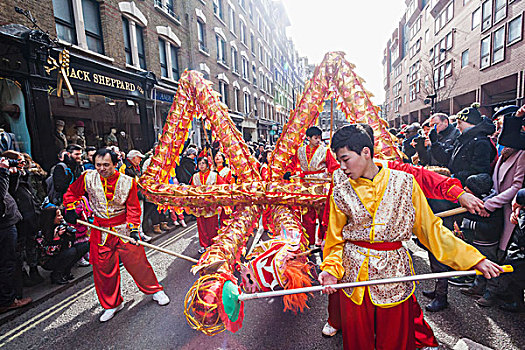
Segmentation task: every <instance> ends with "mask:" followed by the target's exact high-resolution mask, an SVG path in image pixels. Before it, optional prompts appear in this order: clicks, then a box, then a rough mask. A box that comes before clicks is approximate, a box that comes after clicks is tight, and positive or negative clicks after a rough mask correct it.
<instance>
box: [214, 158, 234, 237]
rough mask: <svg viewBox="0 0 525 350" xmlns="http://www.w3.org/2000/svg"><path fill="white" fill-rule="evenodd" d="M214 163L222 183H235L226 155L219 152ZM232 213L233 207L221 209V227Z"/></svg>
mask: <svg viewBox="0 0 525 350" xmlns="http://www.w3.org/2000/svg"><path fill="white" fill-rule="evenodd" d="M213 161H214V163H215V170H216V171H217V173H218V174H219V177H220V178H221V179H222V182H223V183H226V184H233V183H235V178H234V177H233V174H232V170H231V169H230V168H229V167H228V164H227V163H226V156H225V155H224V153H222V152H217V154H216V155H215V157H214V158H213ZM231 213H232V208H231V207H222V208H221V212H220V215H219V221H220V224H221V227H222V226H223V223H224V221H225V220H227V219H228V218H229V217H230V214H231Z"/></svg>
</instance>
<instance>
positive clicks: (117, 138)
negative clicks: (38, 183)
mask: <svg viewBox="0 0 525 350" xmlns="http://www.w3.org/2000/svg"><path fill="white" fill-rule="evenodd" d="M0 46H1V47H2V48H3V50H2V53H1V54H0V60H2V62H3V64H2V65H0V112H1V113H0V129H2V130H0V131H5V132H6V133H8V134H10V135H12V136H13V138H14V141H15V142H14V144H15V146H13V148H16V149H19V150H20V151H24V152H27V153H29V154H30V155H31V156H32V157H33V158H34V159H35V160H36V161H37V162H39V163H40V164H41V165H42V166H44V168H46V169H49V168H50V167H51V166H52V165H53V164H54V163H56V159H57V158H56V156H57V152H58V150H59V148H62V147H63V146H65V144H68V143H81V145H82V146H96V147H100V146H103V145H108V144H111V145H116V146H119V147H120V148H121V149H122V150H124V151H127V150H130V149H132V148H138V149H141V150H143V151H146V150H148V149H149V148H151V146H152V145H153V142H154V140H155V133H154V130H153V127H152V126H153V125H154V123H153V121H154V113H153V107H154V103H153V100H152V99H150V98H149V97H150V96H151V90H152V87H153V86H154V84H155V82H156V78H155V75H154V74H153V73H151V72H143V73H132V72H128V71H125V70H122V69H118V68H115V67H113V66H111V65H108V64H104V63H100V62H97V61H93V60H91V59H89V58H87V57H81V56H79V55H77V54H75V53H73V52H71V53H70V54H69V58H68V57H67V56H66V55H64V56H61V55H60V54H61V53H62V52H63V51H62V50H63V49H62V48H55V47H54V44H53V43H52V42H51V41H50V40H49V37H48V35H47V34H45V33H42V32H40V31H37V30H31V29H28V28H26V27H24V26H22V25H17V24H10V25H5V26H1V27H0ZM68 82H69V84H70V86H71V88H72V94H71V93H70V92H69V89H68ZM60 85H61V87H62V89H61V95H60V96H58V95H59V94H58V88H59V86H60ZM57 126H58V127H59V130H62V133H63V134H64V136H60V137H57V135H58V134H57V129H56V128H57Z"/></svg>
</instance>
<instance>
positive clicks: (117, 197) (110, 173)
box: [64, 148, 170, 322]
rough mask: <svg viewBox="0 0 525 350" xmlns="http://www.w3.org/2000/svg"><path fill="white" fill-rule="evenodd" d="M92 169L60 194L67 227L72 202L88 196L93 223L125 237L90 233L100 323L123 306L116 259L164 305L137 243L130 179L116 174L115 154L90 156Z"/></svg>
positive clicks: (134, 198) (72, 214)
mask: <svg viewBox="0 0 525 350" xmlns="http://www.w3.org/2000/svg"><path fill="white" fill-rule="evenodd" d="M93 163H94V164H95V168H96V171H95V170H87V171H86V172H84V173H83V174H82V175H81V176H80V178H78V179H77V180H76V181H75V182H73V183H72V184H71V185H70V186H69V188H68V190H67V192H66V193H65V194H64V205H65V206H66V214H65V215H64V218H65V219H66V221H68V222H69V223H72V224H74V223H76V221H77V214H76V213H75V204H76V202H77V201H78V200H80V199H81V198H82V196H86V195H87V196H86V197H87V198H89V205H90V206H91V209H92V210H93V213H94V215H95V220H94V224H95V225H97V226H100V227H103V228H107V229H109V230H112V231H115V232H117V233H120V234H124V235H126V236H129V237H130V239H129V241H126V240H123V239H121V238H118V237H116V236H113V235H109V234H107V233H104V232H100V231H98V230H95V229H92V230H91V237H90V239H89V242H90V255H89V260H90V263H91V264H92V265H93V279H94V281H95V289H96V291H97V295H98V299H99V301H100V304H101V305H102V307H103V308H104V309H106V310H105V311H104V313H103V314H102V315H101V317H100V321H101V322H106V321H109V320H110V319H111V318H113V316H114V315H115V313H116V312H118V311H120V310H121V309H122V308H123V307H124V305H123V303H122V301H123V299H122V296H121V294H120V269H119V258H120V261H122V263H123V264H124V267H125V268H126V270H128V272H129V273H130V275H131V277H133V279H134V280H135V283H136V284H137V286H138V287H139V289H140V290H141V291H142V292H144V293H145V294H153V300H155V301H156V302H158V303H159V305H166V304H168V303H169V301H170V300H169V298H168V296H167V295H166V294H165V293H164V291H163V288H162V286H161V285H159V282H158V281H157V277H156V276H155V273H154V272H153V269H152V268H151V265H150V263H149V262H148V259H147V258H146V253H145V252H144V248H143V247H142V246H139V245H137V244H136V241H138V240H139V239H140V238H139V225H140V213H141V210H140V203H139V199H138V195H137V183H136V181H135V179H133V178H131V177H129V176H127V175H124V174H121V173H119V172H118V171H116V169H115V167H116V166H117V163H118V156H117V154H116V153H115V152H113V151H112V150H109V149H106V148H102V149H99V150H98V151H97V152H96V153H95V155H94V156H93Z"/></svg>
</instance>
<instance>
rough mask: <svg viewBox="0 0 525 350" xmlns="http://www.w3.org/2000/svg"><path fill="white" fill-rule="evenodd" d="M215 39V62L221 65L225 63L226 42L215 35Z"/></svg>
mask: <svg viewBox="0 0 525 350" xmlns="http://www.w3.org/2000/svg"><path fill="white" fill-rule="evenodd" d="M215 38H216V39H217V40H216V41H217V62H220V63H222V64H227V63H226V41H225V40H224V39H223V38H222V37H221V36H220V35H216V36H215Z"/></svg>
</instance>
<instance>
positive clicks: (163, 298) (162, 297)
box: [153, 290, 170, 306]
mask: <svg viewBox="0 0 525 350" xmlns="http://www.w3.org/2000/svg"><path fill="white" fill-rule="evenodd" d="M153 300H155V301H156V302H157V303H159V305H160V306H164V305H168V304H169V302H170V298H168V296H167V295H166V293H164V291H163V290H161V291H159V292H157V293H155V294H153Z"/></svg>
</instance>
